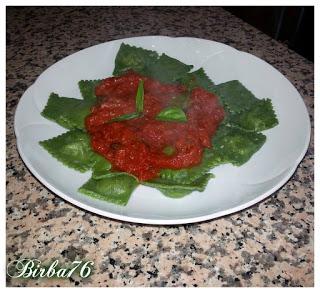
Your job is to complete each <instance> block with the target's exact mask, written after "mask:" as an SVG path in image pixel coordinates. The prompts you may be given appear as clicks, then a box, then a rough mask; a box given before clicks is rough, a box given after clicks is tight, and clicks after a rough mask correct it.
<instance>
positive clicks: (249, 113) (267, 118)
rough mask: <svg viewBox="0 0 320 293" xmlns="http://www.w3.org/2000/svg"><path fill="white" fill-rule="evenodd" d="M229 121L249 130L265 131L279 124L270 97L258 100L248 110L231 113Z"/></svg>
mask: <svg viewBox="0 0 320 293" xmlns="http://www.w3.org/2000/svg"><path fill="white" fill-rule="evenodd" d="M229 123H230V124H232V125H235V126H238V127H240V128H242V129H244V130H247V131H263V130H266V129H269V128H272V127H274V126H276V125H277V124H278V119H277V116H276V114H275V112H274V110H273V107H272V103H271V100H270V99H265V100H257V101H256V102H255V103H253V105H252V106H251V107H250V108H249V109H248V110H246V111H242V112H241V113H239V114H235V115H231V116H230V119H229Z"/></svg>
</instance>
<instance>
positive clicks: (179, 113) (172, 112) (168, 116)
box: [156, 107, 187, 122]
mask: <svg viewBox="0 0 320 293" xmlns="http://www.w3.org/2000/svg"><path fill="white" fill-rule="evenodd" d="M156 119H157V120H160V121H172V122H186V121H187V116H186V114H185V113H184V112H183V110H182V109H181V108H178V107H169V108H165V109H164V110H162V111H161V112H160V113H159V114H158V115H157V117H156Z"/></svg>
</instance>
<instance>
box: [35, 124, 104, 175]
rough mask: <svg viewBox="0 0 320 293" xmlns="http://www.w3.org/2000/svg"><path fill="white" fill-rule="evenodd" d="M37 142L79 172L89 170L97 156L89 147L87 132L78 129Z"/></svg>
mask: <svg viewBox="0 0 320 293" xmlns="http://www.w3.org/2000/svg"><path fill="white" fill-rule="evenodd" d="M39 143H40V145H41V146H42V147H44V148H45V149H46V150H47V151H48V152H49V153H50V154H51V155H52V156H53V157H55V158H56V159H57V160H58V161H60V162H61V163H63V164H64V165H66V166H68V167H70V168H73V169H75V170H78V171H80V172H86V171H88V170H90V168H91V167H92V166H93V164H94V163H95V161H96V160H97V157H98V155H97V154H96V153H94V152H93V151H92V149H91V146H90V138H89V136H88V134H87V133H85V132H83V131H82V130H78V129H75V130H70V131H68V132H66V133H63V134H61V135H59V136H56V137H54V138H51V139H48V140H44V141H40V142H39Z"/></svg>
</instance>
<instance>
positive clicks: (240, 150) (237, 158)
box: [213, 125, 266, 166]
mask: <svg viewBox="0 0 320 293" xmlns="http://www.w3.org/2000/svg"><path fill="white" fill-rule="evenodd" d="M265 141H266V136H265V135H263V134H262V133H257V132H247V131H245V130H242V129H239V128H235V127H230V126H227V125H221V126H220V127H219V130H218V131H217V133H216V135H215V136H214V137H213V148H214V150H215V151H216V152H217V153H218V154H219V155H220V156H221V160H222V161H224V162H229V163H232V164H233V165H236V166H241V165H243V164H244V163H245V162H247V161H248V160H249V159H250V158H251V156H252V155H253V154H254V153H255V152H257V151H258V150H259V149H260V148H261V147H262V145H263V144H264V143H265Z"/></svg>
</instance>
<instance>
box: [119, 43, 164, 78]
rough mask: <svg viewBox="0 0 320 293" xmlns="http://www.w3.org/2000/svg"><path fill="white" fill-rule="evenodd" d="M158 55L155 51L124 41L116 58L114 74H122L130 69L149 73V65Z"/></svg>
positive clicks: (145, 73)
mask: <svg viewBox="0 0 320 293" xmlns="http://www.w3.org/2000/svg"><path fill="white" fill-rule="evenodd" d="M158 57H159V55H158V53H157V52H155V51H151V50H146V49H142V48H137V47H135V46H130V45H127V44H124V43H122V44H121V46H120V48H119V51H118V53H117V56H116V59H115V67H114V70H113V75H121V74H123V73H125V72H127V71H128V70H130V69H131V70H134V71H136V72H138V73H140V74H142V75H147V73H148V68H149V66H151V64H153V63H154V62H156V61H157V59H158Z"/></svg>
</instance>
